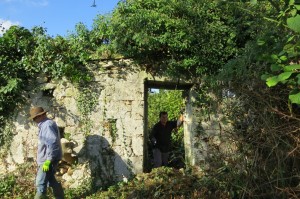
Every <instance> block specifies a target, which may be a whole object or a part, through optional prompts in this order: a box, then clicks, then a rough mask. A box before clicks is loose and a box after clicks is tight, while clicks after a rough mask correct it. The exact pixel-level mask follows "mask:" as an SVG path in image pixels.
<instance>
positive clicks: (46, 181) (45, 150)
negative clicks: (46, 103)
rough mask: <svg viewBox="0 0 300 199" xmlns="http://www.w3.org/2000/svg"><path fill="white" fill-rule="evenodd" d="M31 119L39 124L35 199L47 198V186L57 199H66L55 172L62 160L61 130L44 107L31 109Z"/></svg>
mask: <svg viewBox="0 0 300 199" xmlns="http://www.w3.org/2000/svg"><path fill="white" fill-rule="evenodd" d="M29 118H30V119H32V120H33V121H34V122H35V123H37V125H38V127H39V132H38V151H37V164H38V171H37V175H36V188H37V191H36V194H35V197H34V199H43V198H47V195H46V194H47V186H48V185H49V186H50V187H52V189H53V194H54V197H55V198H56V199H62V198H64V191H63V188H62V186H61V184H60V183H59V182H57V180H56V179H55V171H56V167H57V165H58V162H59V161H60V159H61V158H62V149H61V143H60V135H59V130H58V127H57V125H56V123H55V122H54V121H53V120H50V119H49V118H48V117H47V115H46V111H44V109H43V108H42V107H33V108H31V109H30V117H29Z"/></svg>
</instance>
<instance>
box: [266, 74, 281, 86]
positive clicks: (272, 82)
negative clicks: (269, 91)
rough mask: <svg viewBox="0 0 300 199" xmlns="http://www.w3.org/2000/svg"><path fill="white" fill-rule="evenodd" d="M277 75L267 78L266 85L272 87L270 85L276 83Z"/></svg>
mask: <svg viewBox="0 0 300 199" xmlns="http://www.w3.org/2000/svg"><path fill="white" fill-rule="evenodd" d="M278 82H279V81H278V77H277V76H273V77H269V78H268V79H267V85H268V86H269V87H272V86H276V84H278Z"/></svg>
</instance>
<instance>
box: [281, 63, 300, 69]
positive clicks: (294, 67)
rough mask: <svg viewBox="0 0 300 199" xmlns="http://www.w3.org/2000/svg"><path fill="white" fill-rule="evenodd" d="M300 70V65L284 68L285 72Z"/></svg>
mask: <svg viewBox="0 0 300 199" xmlns="http://www.w3.org/2000/svg"><path fill="white" fill-rule="evenodd" d="M293 70H300V64H293V65H288V66H284V71H293Z"/></svg>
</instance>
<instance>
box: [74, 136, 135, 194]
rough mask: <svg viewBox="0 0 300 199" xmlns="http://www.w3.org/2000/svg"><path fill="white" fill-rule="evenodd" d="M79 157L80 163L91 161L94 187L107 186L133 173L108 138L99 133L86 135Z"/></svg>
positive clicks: (125, 178)
mask: <svg viewBox="0 0 300 199" xmlns="http://www.w3.org/2000/svg"><path fill="white" fill-rule="evenodd" d="M78 157H79V163H80V162H88V163H89V167H90V171H91V178H92V186H93V187H94V188H97V187H102V188H107V187H108V186H110V185H113V184H115V183H117V182H120V181H122V180H123V181H124V180H127V179H128V178H131V177H132V175H133V172H132V169H131V168H130V167H129V165H127V164H126V163H125V162H124V161H123V159H122V158H121V156H120V155H118V154H117V153H116V152H115V151H114V150H113V149H112V147H111V145H110V144H109V142H108V141H107V140H106V138H104V137H102V136H99V135H89V136H87V137H86V139H85V143H84V147H83V148H82V149H81V151H80V152H79V153H78Z"/></svg>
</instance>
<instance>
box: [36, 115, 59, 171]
mask: <svg viewBox="0 0 300 199" xmlns="http://www.w3.org/2000/svg"><path fill="white" fill-rule="evenodd" d="M38 127H39V135H38V138H39V143H38V151H37V164H38V165H42V164H43V163H44V162H45V161H46V160H50V161H51V162H52V161H59V160H60V159H61V157H62V149H61V143H60V134H59V130H58V127H57V125H56V123H55V122H54V121H52V120H50V119H48V118H47V119H45V120H43V121H41V122H40V123H38Z"/></svg>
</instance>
